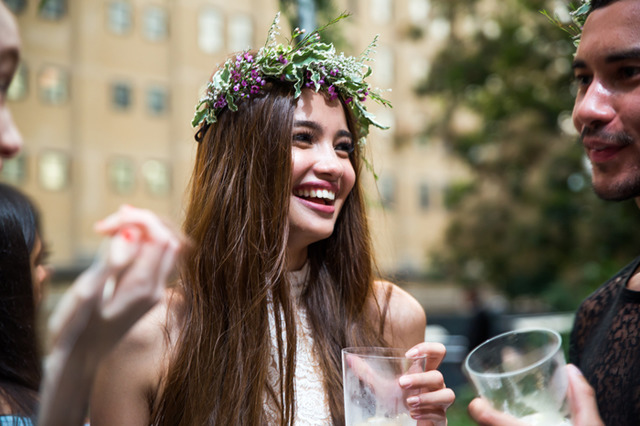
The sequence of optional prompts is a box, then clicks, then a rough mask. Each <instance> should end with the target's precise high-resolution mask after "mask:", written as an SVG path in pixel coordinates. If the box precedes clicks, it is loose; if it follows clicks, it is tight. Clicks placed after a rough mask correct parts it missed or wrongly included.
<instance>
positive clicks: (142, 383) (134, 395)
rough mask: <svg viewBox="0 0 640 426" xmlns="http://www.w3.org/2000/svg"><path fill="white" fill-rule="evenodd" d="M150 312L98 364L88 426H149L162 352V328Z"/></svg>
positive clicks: (163, 342)
mask: <svg viewBox="0 0 640 426" xmlns="http://www.w3.org/2000/svg"><path fill="white" fill-rule="evenodd" d="M156 314H157V312H155V310H153V311H151V312H150V313H149V314H148V315H147V316H146V317H144V318H142V319H141V321H140V322H139V323H138V324H136V325H135V326H134V327H133V328H132V329H131V330H130V332H129V333H128V334H127V335H126V336H125V337H124V338H123V339H122V341H121V342H120V343H119V344H118V345H117V346H116V348H115V349H114V350H113V352H112V353H111V354H109V356H108V357H106V358H105V360H104V361H103V362H102V363H101V365H100V368H99V370H98V374H97V376H96V379H95V382H94V386H93V391H92V393H91V403H90V408H89V412H90V416H91V426H101V425H116V424H117V425H130V426H138V425H140V426H143V425H144V426H146V425H149V419H150V412H151V408H150V406H149V401H150V395H152V394H153V393H155V392H157V389H158V383H159V381H160V374H161V372H162V371H163V370H162V362H163V359H164V355H163V354H164V352H165V350H164V349H165V347H166V344H165V338H164V333H163V332H162V325H161V324H158V322H157V321H156V318H155V317H157V315H156Z"/></svg>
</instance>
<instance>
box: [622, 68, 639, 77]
mask: <svg viewBox="0 0 640 426" xmlns="http://www.w3.org/2000/svg"><path fill="white" fill-rule="evenodd" d="M638 74H640V68H639V67H622V68H620V75H622V77H623V78H631V77H635V76H637V75H638Z"/></svg>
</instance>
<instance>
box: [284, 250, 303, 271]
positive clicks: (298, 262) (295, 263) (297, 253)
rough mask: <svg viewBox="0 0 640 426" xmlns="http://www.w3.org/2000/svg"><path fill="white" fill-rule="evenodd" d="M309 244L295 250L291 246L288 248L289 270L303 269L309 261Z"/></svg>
mask: <svg viewBox="0 0 640 426" xmlns="http://www.w3.org/2000/svg"><path fill="white" fill-rule="evenodd" d="M307 248H308V247H307V246H304V247H303V248H301V249H297V250H294V249H292V248H291V247H289V248H288V250H287V270H289V271H298V270H300V269H302V267H303V266H304V264H305V262H306V261H307V252H308V250H307Z"/></svg>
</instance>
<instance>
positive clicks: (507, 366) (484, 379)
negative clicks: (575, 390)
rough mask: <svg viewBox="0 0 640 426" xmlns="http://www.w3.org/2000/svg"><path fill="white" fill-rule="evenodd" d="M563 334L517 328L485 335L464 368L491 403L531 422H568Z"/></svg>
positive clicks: (556, 425) (548, 425) (553, 425)
mask: <svg viewBox="0 0 640 426" xmlns="http://www.w3.org/2000/svg"><path fill="white" fill-rule="evenodd" d="M565 366H566V362H565V358H564V352H563V351H562V338H561V337H560V335H559V334H558V333H557V332H555V331H553V330H548V329H527V330H517V331H511V332H508V333H504V334H501V335H499V336H496V337H494V338H492V339H489V340H487V341H486V342H484V343H483V344H481V345H480V346H478V347H477V348H475V349H474V350H473V351H472V352H471V353H470V354H469V355H468V356H467V358H466V360H465V363H464V369H465V372H466V373H467V375H468V377H469V379H470V380H471V382H472V383H473V385H474V387H475V388H476V390H477V391H478V393H479V394H480V396H481V397H483V398H485V399H487V400H488V401H490V402H491V404H492V405H493V406H494V408H496V409H498V410H500V411H503V412H505V413H509V414H511V415H512V416H514V417H516V418H518V419H520V420H521V421H523V422H525V423H528V424H531V425H545V426H570V425H571V421H570V420H569V406H568V402H567V388H568V385H569V380H568V377H567V372H566V369H565Z"/></svg>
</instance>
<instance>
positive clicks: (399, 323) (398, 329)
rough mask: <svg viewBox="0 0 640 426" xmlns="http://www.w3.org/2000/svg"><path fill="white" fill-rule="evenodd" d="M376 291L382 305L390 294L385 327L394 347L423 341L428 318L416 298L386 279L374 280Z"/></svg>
mask: <svg viewBox="0 0 640 426" xmlns="http://www.w3.org/2000/svg"><path fill="white" fill-rule="evenodd" d="M374 291H375V296H376V299H377V301H378V304H380V306H383V304H384V303H385V301H386V300H387V295H389V296H388V297H389V299H388V303H389V306H388V310H387V312H386V316H385V329H384V330H385V331H384V334H385V339H386V340H387V342H389V344H391V345H392V346H394V347H400V348H407V349H408V348H410V347H413V346H414V345H416V344H418V343H420V342H423V341H424V332H425V327H426V324H427V318H426V314H425V312H424V309H423V307H422V305H421V304H420V303H419V302H418V301H417V300H416V298H415V297H413V296H412V295H411V294H409V293H408V292H407V291H405V290H403V289H402V288H400V287H398V286H397V285H395V284H393V283H391V282H389V281H384V280H380V281H375V282H374Z"/></svg>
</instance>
